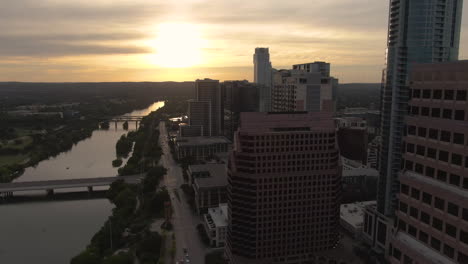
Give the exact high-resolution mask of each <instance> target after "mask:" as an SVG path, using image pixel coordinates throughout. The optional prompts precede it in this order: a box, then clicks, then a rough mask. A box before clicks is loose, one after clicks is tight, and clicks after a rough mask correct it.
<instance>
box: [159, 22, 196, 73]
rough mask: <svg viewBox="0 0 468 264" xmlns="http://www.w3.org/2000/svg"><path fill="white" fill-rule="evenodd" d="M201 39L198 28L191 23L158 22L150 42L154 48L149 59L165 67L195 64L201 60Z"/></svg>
mask: <svg viewBox="0 0 468 264" xmlns="http://www.w3.org/2000/svg"><path fill="white" fill-rule="evenodd" d="M202 41H203V40H202V38H201V34H200V30H199V29H198V27H196V26H195V25H193V24H186V23H164V24H160V25H159V26H158V31H157V36H156V39H155V40H153V41H152V42H151V44H150V45H151V46H152V48H154V50H155V53H154V54H152V55H151V61H152V62H153V63H154V64H156V65H158V66H161V67H166V68H182V67H191V66H195V65H197V64H200V63H201V61H202Z"/></svg>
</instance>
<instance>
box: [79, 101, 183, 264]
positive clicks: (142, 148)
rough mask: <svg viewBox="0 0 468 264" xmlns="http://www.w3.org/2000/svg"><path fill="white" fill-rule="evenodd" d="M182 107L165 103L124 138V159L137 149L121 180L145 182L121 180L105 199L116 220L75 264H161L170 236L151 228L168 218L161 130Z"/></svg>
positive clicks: (112, 218)
mask: <svg viewBox="0 0 468 264" xmlns="http://www.w3.org/2000/svg"><path fill="white" fill-rule="evenodd" d="M177 104H180V103H179V102H177V103H174V102H171V101H169V102H166V103H165V106H164V107H162V108H160V109H158V110H157V111H155V112H152V113H151V114H149V115H148V116H146V117H144V118H143V120H142V121H141V124H140V127H139V129H138V130H137V131H135V132H130V133H128V134H127V135H124V136H122V137H121V139H120V140H119V141H118V142H117V143H116V152H117V154H119V149H120V150H122V151H120V154H127V155H128V154H129V153H130V151H131V145H133V152H132V154H131V157H130V158H129V159H128V160H127V162H126V164H125V165H124V166H123V167H121V168H120V169H119V170H118V172H119V175H121V176H122V175H132V174H144V175H145V177H144V178H143V180H142V182H141V183H140V184H133V185H132V184H127V183H125V182H124V181H123V180H118V181H116V182H114V183H113V184H112V185H111V187H110V189H109V190H108V192H107V195H106V197H107V198H108V199H109V200H110V201H111V203H113V204H114V205H115V208H114V209H113V210H112V215H111V216H110V217H109V218H108V220H107V221H106V222H105V223H104V225H103V226H102V228H101V229H100V230H99V231H98V232H97V233H96V234H95V235H94V236H93V238H92V239H91V242H90V244H89V245H88V246H87V247H86V249H85V250H84V251H82V252H81V253H80V254H79V255H77V256H75V257H74V258H72V259H71V261H70V264H98V263H105V264H114V263H115V264H116V263H119V264H133V263H134V260H135V259H137V260H138V261H139V263H145V264H158V263H162V259H163V256H164V254H165V250H164V248H165V246H164V240H165V239H164V238H165V236H166V233H165V232H164V230H160V229H158V228H155V227H153V226H152V223H153V222H154V221H155V220H162V219H163V218H164V217H165V208H166V207H167V206H170V198H169V193H168V191H167V189H166V188H165V187H161V186H160V185H159V183H160V182H161V180H162V179H163V177H164V175H166V172H167V171H166V169H165V168H164V167H162V166H159V165H158V163H159V160H160V158H161V156H162V154H163V152H162V149H161V147H160V145H159V130H158V129H157V128H158V125H159V122H160V121H162V120H167V119H168V116H169V115H170V113H173V114H175V113H179V112H176V111H175V110H176V109H178V108H177V107H176V105H177ZM118 146H120V147H118ZM129 146H130V148H129ZM129 149H130V150H129ZM164 222H165V221H164ZM164 226H170V223H165V225H164ZM157 249H162V250H157Z"/></svg>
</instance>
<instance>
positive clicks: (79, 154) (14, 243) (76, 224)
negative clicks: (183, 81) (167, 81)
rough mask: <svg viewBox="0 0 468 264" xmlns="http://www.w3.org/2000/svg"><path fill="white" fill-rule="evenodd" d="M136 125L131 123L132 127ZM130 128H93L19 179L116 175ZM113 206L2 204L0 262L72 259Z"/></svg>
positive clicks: (55, 263)
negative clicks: (120, 145) (120, 144)
mask: <svg viewBox="0 0 468 264" xmlns="http://www.w3.org/2000/svg"><path fill="white" fill-rule="evenodd" d="M162 106H164V102H156V103H154V104H152V105H151V106H149V107H148V108H146V109H142V110H135V111H133V112H131V113H128V115H148V114H149V113H150V112H151V111H155V110H157V109H158V108H160V107H162ZM135 128H136V124H135V123H134V122H129V129H128V131H131V130H135ZM128 131H127V130H124V129H123V128H122V123H119V124H118V126H117V129H116V128H115V126H114V124H113V123H111V124H110V129H109V130H96V131H94V132H93V134H92V136H91V137H90V138H88V139H85V140H83V141H80V142H79V143H78V144H77V145H75V146H74V147H73V148H72V149H71V150H70V151H68V152H65V153H62V154H60V155H58V156H57V157H54V158H51V159H49V160H45V161H42V162H40V163H39V164H38V165H37V166H36V167H30V168H27V169H26V170H25V172H24V173H23V175H22V176H21V177H19V178H18V179H16V180H15V181H18V182H19V181H38V180H56V179H76V178H94V177H110V176H116V175H117V168H114V167H112V160H114V159H115V158H116V154H115V143H116V142H117V140H118V139H119V138H120V136H121V135H123V134H124V133H126V132H128ZM83 189H84V188H83ZM112 207H113V206H112V204H111V203H110V202H109V201H108V200H106V199H96V200H80V201H53V202H31V203H21V204H3V205H0V263H2V264H28V263H47V264H66V263H69V262H70V259H71V258H72V257H73V256H75V255H77V254H78V253H79V252H80V251H81V250H83V249H84V248H85V247H86V245H88V243H89V241H90V240H91V237H92V236H93V235H94V234H95V233H96V232H97V231H98V230H99V228H101V226H102V225H103V224H104V222H105V220H106V219H107V217H108V216H109V215H110V214H111V210H112Z"/></svg>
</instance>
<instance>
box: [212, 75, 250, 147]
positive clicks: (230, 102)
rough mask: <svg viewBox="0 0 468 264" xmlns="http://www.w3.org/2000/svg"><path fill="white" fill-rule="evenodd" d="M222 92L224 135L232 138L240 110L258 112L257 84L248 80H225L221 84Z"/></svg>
mask: <svg viewBox="0 0 468 264" xmlns="http://www.w3.org/2000/svg"><path fill="white" fill-rule="evenodd" d="M221 87H222V89H223V94H224V98H223V100H224V132H225V133H224V135H225V136H226V137H227V138H228V139H230V140H232V139H233V137H234V132H235V131H236V130H237V128H238V126H239V118H240V113H241V112H258V103H259V94H258V93H259V89H258V85H257V84H254V83H249V82H248V81H245V80H244V81H225V82H223V83H222V84H221Z"/></svg>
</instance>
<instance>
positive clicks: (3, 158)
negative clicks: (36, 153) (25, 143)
mask: <svg viewBox="0 0 468 264" xmlns="http://www.w3.org/2000/svg"><path fill="white" fill-rule="evenodd" d="M27 158H28V156H27V155H0V167H2V166H5V165H10V164H15V163H21V162H23V161H25V160H26V159H27Z"/></svg>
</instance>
